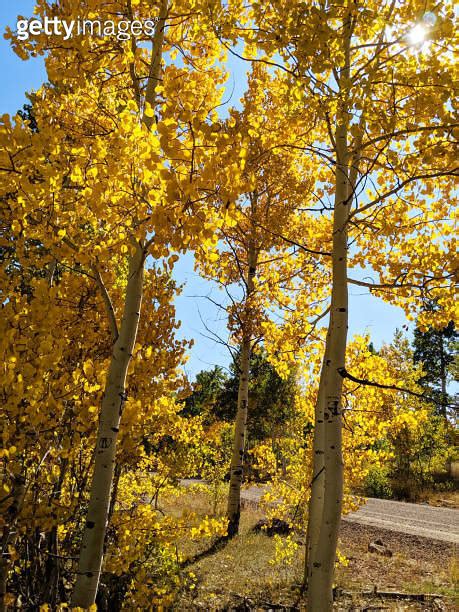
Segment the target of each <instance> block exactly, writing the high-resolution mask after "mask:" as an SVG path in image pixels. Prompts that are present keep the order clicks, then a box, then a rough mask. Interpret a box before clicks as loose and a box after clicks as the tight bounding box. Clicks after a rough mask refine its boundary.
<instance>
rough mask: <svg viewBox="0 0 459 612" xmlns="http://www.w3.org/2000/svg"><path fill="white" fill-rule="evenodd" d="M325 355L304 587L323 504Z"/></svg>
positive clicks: (316, 417) (317, 410)
mask: <svg viewBox="0 0 459 612" xmlns="http://www.w3.org/2000/svg"><path fill="white" fill-rule="evenodd" d="M326 360H327V356H326V355H324V359H323V363H322V370H321V373H320V381H319V389H318V392H317V399H316V406H315V412H314V439H313V446H312V457H313V459H312V466H313V469H312V481H311V494H310V498H309V506H308V525H307V531H306V551H305V564H304V585H303V586H304V587H307V585H308V583H309V581H310V579H311V563H312V559H313V558H314V555H315V550H316V547H317V542H318V541H319V535H320V524H321V520H322V512H323V504H324V481H325V459H324V453H325V429H324V413H325V410H324V391H325V388H326V381H325V375H326V368H325V363H326Z"/></svg>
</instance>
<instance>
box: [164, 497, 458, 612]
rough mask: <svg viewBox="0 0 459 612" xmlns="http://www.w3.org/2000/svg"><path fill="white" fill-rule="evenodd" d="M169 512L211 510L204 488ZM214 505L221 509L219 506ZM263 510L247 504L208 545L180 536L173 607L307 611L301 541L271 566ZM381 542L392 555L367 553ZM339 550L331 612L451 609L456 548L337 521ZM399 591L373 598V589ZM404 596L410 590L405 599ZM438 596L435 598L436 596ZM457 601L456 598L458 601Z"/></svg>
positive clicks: (271, 546) (272, 547)
mask: <svg viewBox="0 0 459 612" xmlns="http://www.w3.org/2000/svg"><path fill="white" fill-rule="evenodd" d="M176 502H177V505H176V506H175V507H173V506H170V507H169V508H168V510H169V511H172V512H174V513H175V512H180V513H181V512H186V511H189V510H194V511H200V512H202V514H206V513H210V512H211V505H212V504H211V503H210V501H209V499H208V498H206V497H205V496H204V495H203V493H202V492H201V493H193V492H189V491H187V492H186V493H184V494H183V496H181V497H180V500H179V503H178V500H176ZM219 509H220V508H219ZM261 518H262V514H261V513H260V512H259V511H258V510H256V509H253V508H247V509H245V510H244V511H243V513H242V516H241V533H240V535H239V536H237V537H236V538H234V539H232V540H231V541H229V542H227V543H225V544H224V545H220V546H217V547H215V548H214V549H213V548H212V542H211V541H207V542H202V541H201V542H199V543H196V542H192V541H189V540H188V541H183V542H181V543H180V546H179V554H180V556H181V557H182V559H184V560H185V563H184V569H183V572H184V575H186V577H187V579H186V581H185V582H186V584H187V587H186V588H184V589H183V590H182V592H181V593H180V596H179V599H178V601H177V602H176V605H175V606H174V609H175V610H180V611H182V610H215V611H216V610H234V611H243V610H290V611H292V612H293V611H296V610H305V609H306V608H305V605H304V600H303V599H302V597H301V593H300V590H301V587H300V585H301V581H302V558H303V546H302V545H301V544H303V542H304V538H303V537H302V535H301V534H298V535H297V536H294V541H295V542H297V543H298V544H300V546H299V547H298V550H297V551H296V553H295V554H294V556H293V561H292V562H289V563H286V562H281V563H274V562H273V560H274V557H275V540H274V538H272V537H269V536H268V535H266V533H265V532H261V533H260V532H255V531H254V530H253V528H254V526H255V525H256V523H257V522H258V521H259V520H260V519H261ZM375 540H381V541H382V542H383V543H384V545H385V546H386V547H387V548H388V549H390V551H391V553H392V556H391V557H385V556H381V555H380V554H378V553H374V552H369V550H368V545H369V544H370V542H374V541H375ZM339 551H340V553H341V554H342V555H344V556H345V558H346V560H347V561H346V562H347V565H340V566H339V567H338V569H337V575H336V584H337V593H338V596H337V601H336V604H335V607H336V610H354V611H357V610H362V611H363V610H455V609H457V608H456V607H455V605H454V597H455V595H456V596H457V593H458V590H457V589H458V583H459V562H458V560H457V550H456V549H455V547H454V545H451V544H448V543H446V542H439V541H436V540H430V539H428V538H423V537H418V536H412V535H405V534H399V533H395V532H392V531H387V530H384V529H380V528H375V527H370V526H367V525H359V524H357V523H343V524H342V528H341V532H340V543H339ZM375 590H376V592H391V593H394V592H397V593H400V594H403V596H402V595H401V596H400V597H398V598H396V597H395V595H394V596H393V595H385V596H384V595H378V594H375V593H374V592H375ZM407 594H413V595H414V597H413V598H412V599H409V598H407V597H406V595H407ZM435 595H438V596H439V597H435ZM456 603H457V600H456Z"/></svg>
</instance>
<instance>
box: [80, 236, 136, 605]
mask: <svg viewBox="0 0 459 612" xmlns="http://www.w3.org/2000/svg"><path fill="white" fill-rule="evenodd" d="M144 263H145V253H144V250H143V248H141V247H140V245H139V246H138V247H137V249H136V252H135V253H134V255H132V256H131V257H130V259H129V277H128V282H127V286H126V292H125V296H126V297H125V303H124V312H123V318H122V321H121V325H120V331H119V336H118V339H117V340H116V342H115V344H114V346H113V351H112V357H111V362H110V367H109V371H108V376H107V382H106V385H105V393H104V397H103V400H102V408H101V413H100V421H99V430H98V434H97V444H96V454H95V462H94V473H93V478H92V484H91V491H90V497H89V507H88V514H87V518H86V525H85V529H84V533H83V542H82V545H81V550H80V559H79V564H78V575H77V580H76V584H75V589H74V592H73V598H72V605H73V606H74V607H76V606H79V607H81V608H88V607H89V606H91V605H92V604H93V603H94V602H95V599H96V594H97V588H98V584H99V577H100V571H101V566H102V559H103V548H104V540H105V531H106V527H107V519H108V513H109V507H110V493H111V487H112V482H113V475H114V468H115V454H116V443H117V438H118V432H119V426H120V419H121V415H122V412H123V405H124V402H125V401H126V389H125V385H126V375H127V370H128V366H129V363H130V361H131V357H132V351H133V348H134V344H135V341H136V337H137V328H138V323H139V317H140V308H141V303H142V291H143V273H144Z"/></svg>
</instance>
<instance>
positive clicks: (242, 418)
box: [227, 243, 257, 538]
mask: <svg viewBox="0 0 459 612" xmlns="http://www.w3.org/2000/svg"><path fill="white" fill-rule="evenodd" d="M256 267H257V254H256V251H255V248H254V246H253V244H251V243H250V244H249V249H248V273H247V281H246V283H247V293H246V303H247V302H249V301H250V296H251V295H252V293H253V289H254V285H253V279H254V277H255V274H256ZM248 308H250V304H249V305H248ZM249 317H250V313H249ZM249 317H248V318H249ZM245 326H246V329H245V331H244V333H243V337H242V343H241V361H240V365H239V367H240V375H239V389H238V396H237V413H236V422H235V428H234V442H233V454H232V457H231V468H230V484H229V492H228V506H227V517H228V537H229V538H232V537H233V536H235V535H237V533H238V531H239V519H240V515H241V485H242V480H243V474H244V451H245V440H246V435H247V413H248V405H249V370H250V354H251V347H252V334H251V332H250V331H249V330H250V321H248V320H246V321H245Z"/></svg>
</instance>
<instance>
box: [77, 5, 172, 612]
mask: <svg viewBox="0 0 459 612" xmlns="http://www.w3.org/2000/svg"><path fill="white" fill-rule="evenodd" d="M168 10H169V4H168V0H162V1H161V5H160V12H159V17H158V23H157V25H156V28H155V33H154V36H153V41H152V53H151V62H150V70H149V74H148V81H147V87H146V92H145V100H144V108H143V112H142V122H143V123H144V125H146V127H147V128H148V129H151V127H152V125H153V118H152V117H148V116H147V115H146V114H145V110H146V105H147V103H149V104H150V106H151V107H152V108H155V105H156V86H157V84H158V82H159V78H160V71H161V58H162V51H163V43H164V31H165V28H166V19H167V14H168ZM133 87H134V89H135V84H134V83H133ZM139 110H140V109H139ZM135 248H136V250H135V253H134V254H133V255H131V256H130V257H129V273H128V274H129V275H128V282H127V286H126V291H125V301H124V311H123V317H122V320H121V325H120V328H119V333H118V336H117V338H116V341H115V342H114V345H113V351H112V357H111V361H110V366H109V371H108V377H107V382H106V386H105V393H104V397H103V400H102V407H101V413H100V421H99V431H98V434H97V443H96V454H95V462H94V473H93V479H92V483H91V491H90V496H89V507H88V514H87V518H86V526H85V529H84V533H83V541H82V544H81V549H80V558H79V563H78V573H77V579H76V584H75V588H74V591H73V595H72V606H73V607H76V606H79V607H82V608H88V607H89V606H91V605H93V604H94V603H95V600H96V595H97V589H98V585H99V580H100V573H101V569H102V561H103V553H104V542H105V533H106V529H107V523H108V519H109V516H110V503H111V490H112V484H113V478H114V473H115V456H116V443H117V439H118V432H119V426H120V420H121V415H122V411H123V405H124V402H125V401H126V376H127V371H128V367H129V363H130V361H131V357H132V350H133V348H134V345H135V341H136V338H137V330H138V325H139V319H140V309H141V304H142V295H143V277H144V266H145V258H146V250H145V247H144V246H143V245H141V244H140V243H137V244H136V247H135ZM99 280H100V281H101V279H100V278H99ZM102 285H103V283H102ZM105 293H106V291H105ZM103 297H104V301H105V303H106V305H107V299H106V298H107V297H108V294H107V295H104V291H103ZM108 306H109V308H108V315H109V319H110V323H111V329H112V334H113V332H114V331H118V330H117V328H116V325H115V326H114V325H113V323H114V322H115V324H116V321H113V313H112V311H111V309H110V300H109V299H108Z"/></svg>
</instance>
